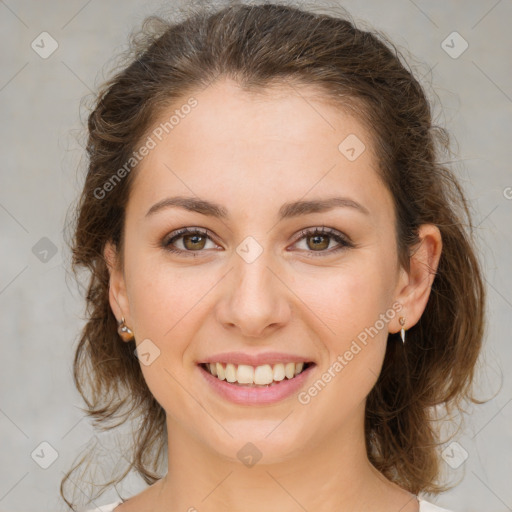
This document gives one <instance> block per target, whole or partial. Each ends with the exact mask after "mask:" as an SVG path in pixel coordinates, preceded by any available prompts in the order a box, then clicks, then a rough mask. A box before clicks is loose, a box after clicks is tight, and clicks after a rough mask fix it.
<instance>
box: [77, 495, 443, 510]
mask: <svg viewBox="0 0 512 512" xmlns="http://www.w3.org/2000/svg"><path fill="white" fill-rule="evenodd" d="M418 501H419V502H420V512H450V511H449V510H447V509H445V508H441V507H438V506H437V505H434V504H432V503H429V502H428V501H425V500H422V499H421V498H418ZM121 503H123V500H118V501H116V502H114V503H110V504H109V505H103V506H102V507H96V508H95V509H90V510H86V511H85V512H113V511H114V509H115V508H116V507H117V506H118V505H121Z"/></svg>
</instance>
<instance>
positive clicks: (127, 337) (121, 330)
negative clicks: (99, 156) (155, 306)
mask: <svg viewBox="0 0 512 512" xmlns="http://www.w3.org/2000/svg"><path fill="white" fill-rule="evenodd" d="M117 324H118V326H117V334H119V336H120V337H121V339H122V340H123V341H132V340H133V338H134V336H133V331H132V330H131V329H130V328H129V327H128V326H127V325H126V324H125V323H124V317H122V318H121V321H120V322H117Z"/></svg>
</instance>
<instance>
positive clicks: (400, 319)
mask: <svg viewBox="0 0 512 512" xmlns="http://www.w3.org/2000/svg"><path fill="white" fill-rule="evenodd" d="M398 321H399V322H400V325H401V326H402V328H401V329H400V336H401V337H402V343H403V344H404V345H405V327H404V325H405V318H404V317H403V316H401V317H400V318H399V319H398Z"/></svg>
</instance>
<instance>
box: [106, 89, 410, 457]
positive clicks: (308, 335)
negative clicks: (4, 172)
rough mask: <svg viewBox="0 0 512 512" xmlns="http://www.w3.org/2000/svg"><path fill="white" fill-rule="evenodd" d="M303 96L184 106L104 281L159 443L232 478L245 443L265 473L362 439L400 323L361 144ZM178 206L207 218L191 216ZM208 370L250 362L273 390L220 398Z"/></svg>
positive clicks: (384, 201) (392, 252)
mask: <svg viewBox="0 0 512 512" xmlns="http://www.w3.org/2000/svg"><path fill="white" fill-rule="evenodd" d="M296 90H298V91H300V94H297V93H296V92H295V91H296ZM313 93H314V91H313V90H311V89H308V88H307V87H305V86H303V87H300V88H295V89H289V88H287V87H285V86H282V87H281V88H279V89H277V88H275V89H272V90H270V89H268V90H266V92H265V93H263V94H262V93H259V94H258V95H256V94H254V93H248V92H244V91H242V90H240V89H239V88H238V87H237V86H236V85H235V84H233V83H231V82H229V81H222V82H218V83H216V84H215V85H212V86H210V87H208V88H207V89H205V90H204V91H202V92H200V93H198V94H196V95H195V96H194V97H195V98H196V100H197V106H195V108H193V109H192V110H191V111H190V113H189V114H188V115H186V116H183V118H180V120H179V123H177V124H175V125H174V127H173V129H172V130H171V131H170V132H169V134H168V135H167V136H166V137H165V138H162V141H160V142H158V141H157V144H156V147H154V148H153V149H151V151H150V152H149V154H148V155H147V156H146V157H145V158H144V159H143V161H142V162H141V164H140V168H139V169H138V171H137V175H136V176H135V179H134V181H133V183H132V190H131V195H130V199H129V202H128V205H127V209H126V218H125V232H124V247H123V268H122V269H120V268H119V267H118V268H117V269H114V270H113V272H112V276H111V304H112V307H113V309H114V312H115V313H116V316H118V318H120V317H121V316H124V317H125V319H126V323H127V324H128V325H129V326H130V328H131V329H132V330H133V332H134V334H135V338H136V343H137V345H139V347H140V352H142V353H144V354H146V355H145V356H144V357H145V361H144V358H143V357H141V368H142V371H143V374H144V377H145V379H146V382H147V384H148V386H149V388H150V390H151V392H152V393H153V395H154V396H155V398H156V399H157V400H158V402H159V403H160V404H161V405H162V407H163V408H164V409H165V411H166V413H167V421H168V428H171V429H172V428H175V429H176V430H178V429H179V430H181V431H183V432H187V433H188V435H189V436H190V438H191V439H194V440H195V441H196V442H198V443H200V444H201V445H202V446H204V447H205V448H208V449H209V450H210V451H211V453H216V454H220V455H222V456H223V457H227V458H229V459H233V460H236V457H237V451H238V450H239V449H240V446H243V445H244V444H245V443H246V442H252V443H253V444H254V445H256V446H257V447H258V449H259V450H260V451H261V452H262V453H263V457H265V459H264V460H266V461H267V462H272V461H277V460H285V459H286V458H290V457H293V456H296V455H298V454H299V453H300V452H301V450H302V449H303V448H304V447H305V446H315V445H316V444H318V443H320V442H321V440H322V439H326V438H332V437H333V436H336V435H340V433H342V432H345V433H346V432H348V431H349V430H351V429H356V428H361V425H362V423H361V422H362V418H363V414H364V403H365V399H366V396H367V395H368V393H369V392H370V390H371V388H372V387H373V385H374V384H375V382H376V379H377V376H378V374H379V372H380V369H381V365H382V361H383V358H384V354H385V350H386V343H387V337H388V334H389V332H390V331H392V330H393V329H391V326H396V325H397V319H398V316H399V314H398V313H397V303H396V298H397V290H398V289H399V286H400V278H401V276H402V275H403V272H402V270H401V269H400V268H399V265H398V256H397V248H396V235H395V230H394V222H395V217H394V211H393V202H392V198H391V195H390V193H389V191H388V190H387V188H386V187H385V185H384V184H383V182H382V181H381V180H380V178H379V176H378V174H377V160H376V158H375V155H374V153H373V151H372V141H371V140H370V136H369V134H368V133H367V131H366V130H365V129H364V128H363V125H362V124H361V123H360V122H358V120H357V119H355V118H354V117H351V116H349V115H348V114H345V113H343V112H342V111H341V110H339V109H335V107H334V106H332V105H328V104H327V103H324V102H322V101H321V100H320V99H319V96H318V95H316V96H315V95H314V94H313ZM187 99H188V98H184V99H183V102H182V103H179V104H177V105H176V106H174V107H173V108H172V109H169V112H165V113H164V115H162V118H161V119H159V120H158V122H157V123H155V126H158V125H159V124H160V122H162V121H165V120H168V119H169V117H170V116H171V115H172V113H173V112H174V110H175V109H176V108H179V106H180V105H181V104H185V103H186V102H187ZM347 137H349V139H347ZM355 137H357V138H355ZM345 139H347V140H345ZM344 141H345V142H344ZM340 144H341V146H340ZM361 144H364V151H362V149H363V146H362V145H361ZM351 148H353V150H352V149H351ZM361 151H362V152H361ZM177 196H180V197H182V198H191V199H194V200H199V199H200V200H202V201H203V203H202V205H200V206H201V208H199V209H198V211H192V210H190V209H187V208H185V207H179V206H177V205H176V204H172V201H170V199H171V198H175V197H177ZM334 197H338V198H342V200H340V201H338V202H337V203H336V202H333V203H328V201H329V200H331V199H332V198H334ZM298 201H306V202H310V201H327V203H326V204H327V205H329V206H330V208H324V209H322V208H320V207H318V206H317V207H316V208H307V207H303V208H300V207H293V206H290V205H292V204H293V203H295V202H298ZM205 202H209V203H215V204H216V205H218V206H219V209H217V210H215V209H214V210H211V209H208V208H205V204H206V203H205ZM303 206H304V205H303ZM306 206H307V205H306ZM219 211H223V212H224V213H225V215H224V216H218V215H214V214H213V213H219ZM184 228H187V229H188V230H190V232H188V233H184V234H183V233H182V232H181V230H183V229H184ZM322 228H323V229H324V232H320V233H318V232H317V233H315V230H322ZM399 307H400V306H398V308H399ZM398 329H399V327H398ZM398 329H397V328H394V331H397V330H398ZM141 344H143V345H141ZM228 353H230V354H228ZM232 353H237V354H236V355H233V354H232ZM259 356H261V357H260V359H258V357H259ZM213 361H221V362H224V363H227V362H229V361H231V362H232V363H233V364H234V367H235V369H236V368H237V364H242V363H250V362H253V363H254V365H251V364H246V365H244V366H252V368H253V370H252V371H254V368H255V367H259V366H262V367H264V368H265V369H264V370H258V369H256V373H258V375H259V376H260V377H261V376H262V377H263V378H265V376H267V377H268V367H267V366H266V363H268V364H270V371H271V374H270V375H271V377H270V378H271V379H273V380H274V381H276V382H279V383H278V384H276V385H273V386H270V387H265V388H262V387H258V388H253V387H251V388H249V387H247V386H240V385H237V384H236V383H227V381H226V380H224V381H222V382H221V381H220V380H219V378H218V377H214V376H212V375H209V374H207V372H206V371H205V370H204V368H202V367H201V365H200V363H204V362H213ZM300 361H304V362H308V363H313V364H309V365H306V367H307V370H306V371H304V373H300V374H298V376H297V377H294V378H288V377H285V378H284V379H283V380H281V381H278V379H279V373H280V372H282V370H281V368H280V367H279V364H278V363H279V362H282V363H283V364H284V363H287V362H288V363H293V362H300ZM274 363H275V364H276V365H277V366H274ZM337 363H338V364H337ZM224 366H225V365H223V367H224ZM292 368H293V367H292ZM284 369H285V370H286V366H284ZM242 370H243V371H242V374H244V375H247V374H246V371H249V377H248V378H250V376H251V373H250V372H251V369H250V368H249V369H247V368H244V369H242ZM288 370H289V371H290V366H288ZM276 371H277V374H276ZM244 372H245V373H244ZM240 375H241V374H238V377H240V379H241V380H243V379H244V377H243V376H242V377H241V376H240ZM329 376H330V377H329ZM258 378H259V377H258ZM296 379H297V380H296ZM214 381H215V382H214ZM319 381H320V383H319ZM219 383H220V384H221V386H220V385H219ZM315 383H316V387H315ZM280 386H281V387H283V391H281V390H280ZM285 388H286V389H285ZM315 390H316V391H315ZM292 412H293V414H292V415H291V416H290V418H287V417H288V416H289V415H290V414H291V413H292ZM285 418H287V420H286V421H283V420H284V419H285ZM276 425H279V427H278V428H276ZM356 425H357V427H356ZM351 431H352V430H351ZM270 432H272V434H271V435H270Z"/></svg>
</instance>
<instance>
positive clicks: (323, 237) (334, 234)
mask: <svg viewBox="0 0 512 512" xmlns="http://www.w3.org/2000/svg"><path fill="white" fill-rule="evenodd" d="M300 235H301V236H300V238H299V239H298V242H299V241H301V240H305V242H306V246H307V247H306V250H307V251H310V252H311V253H312V254H311V256H322V255H323V256H325V255H326V254H333V253H335V252H338V251H342V250H344V249H346V248H348V247H353V246H354V245H353V244H352V242H351V241H350V239H349V238H348V237H346V236H345V235H343V234H342V233H340V232H339V231H337V230H335V229H332V228H326V227H325V226H322V227H321V228H315V229H304V230H302V231H301V232H300ZM310 240H311V242H309V241H310ZM332 240H334V241H336V242H337V243H338V247H336V248H335V249H332V250H329V251H326V250H324V249H327V248H328V247H329V246H330V242H331V241H332ZM296 243H297V242H296ZM310 247H313V248H312V249H310ZM314 253H319V254H314Z"/></svg>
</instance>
